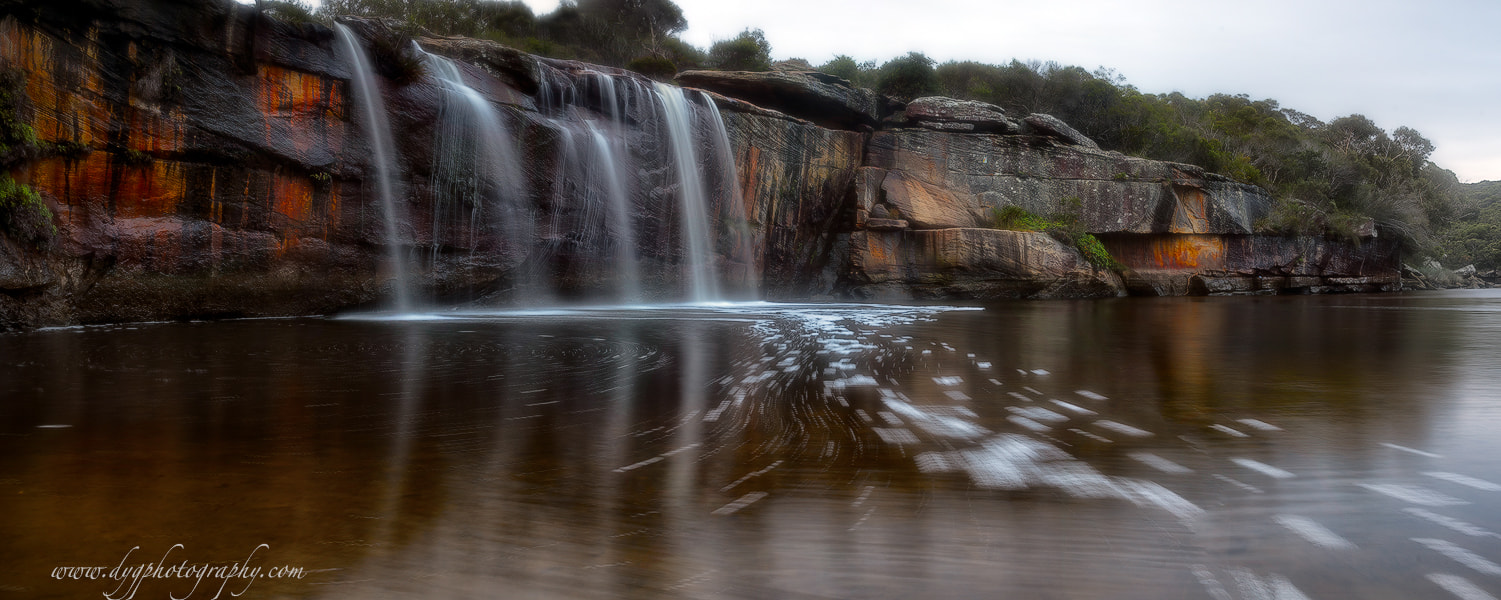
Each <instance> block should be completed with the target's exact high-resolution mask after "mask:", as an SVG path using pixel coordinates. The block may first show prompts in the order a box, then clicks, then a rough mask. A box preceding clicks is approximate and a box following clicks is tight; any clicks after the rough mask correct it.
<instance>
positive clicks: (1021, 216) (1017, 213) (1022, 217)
mask: <svg viewBox="0 0 1501 600" xmlns="http://www.w3.org/2000/svg"><path fill="white" fill-rule="evenodd" d="M990 226H991V228H993V229H1005V230H1008V231H1045V230H1047V228H1048V222H1047V221H1045V220H1043V219H1042V218H1041V217H1038V216H1037V215H1034V214H1032V213H1031V212H1030V211H1028V210H1027V209H1025V208H1022V207H1020V206H1017V205H1015V204H1007V205H1005V206H1002V207H999V208H992V209H990Z"/></svg>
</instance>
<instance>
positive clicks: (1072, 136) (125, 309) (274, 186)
mask: <svg viewBox="0 0 1501 600" xmlns="http://www.w3.org/2000/svg"><path fill="white" fill-rule="evenodd" d="M0 10H3V19H0V68H4V69H7V70H12V71H19V72H20V73H21V74H22V75H23V77H22V78H20V79H21V80H22V81H23V82H24V83H23V84H21V86H20V87H21V88H22V89H18V90H14V91H15V92H16V93H17V94H19V95H20V96H24V99H25V102H24V103H23V108H22V110H20V111H19V114H17V115H15V117H14V118H16V119H17V120H20V121H24V122H25V123H26V124H28V125H30V127H31V128H32V130H33V131H34V132H35V135H36V138H37V143H36V144H34V145H33V146H34V148H33V149H32V150H31V151H28V152H26V153H23V155H22V158H21V159H17V160H13V161H12V162H11V163H10V164H8V165H7V169H8V171H9V174H10V176H11V177H12V178H14V179H15V180H16V181H17V182H19V183H23V184H26V185H29V186H30V187H31V188H32V189H34V190H35V191H36V192H37V193H38V195H39V196H40V197H41V199H42V201H43V202H44V203H45V204H46V205H47V207H48V208H49V209H50V210H51V213H52V221H53V224H54V225H55V226H56V228H57V233H56V235H55V236H53V237H52V239H51V240H50V241H49V242H46V243H36V242H35V241H34V240H32V241H25V240H20V239H13V236H11V235H10V234H8V233H6V234H5V235H4V236H3V237H0V328H5V329H11V328H18V327H35V326H41V325H56V324H69V323H95V322H111V321H130V320H152V319H181V318H201V317H216V316H265V315H297V314H318V313H328V312H332V311H337V310H341V309H347V308H352V307H374V306H380V305H381V304H382V303H383V302H387V301H389V298H390V297H391V295H392V293H393V289H394V288H395V287H396V285H395V282H393V281H392V279H393V277H394V276H395V275H394V274H393V273H395V272H406V273H409V278H410V280H411V281H410V282H408V283H409V286H410V288H411V289H412V290H413V292H414V295H415V296H416V297H417V298H418V299H419V302H425V303H427V304H428V305H450V304H453V303H459V302H478V303H485V304H493V305H506V304H545V303H555V302H569V301H611V300H630V301H679V300H684V299H686V298H687V297H688V296H686V294H687V293H688V292H687V290H688V288H689V286H690V284H689V283H688V282H686V281H685V279H688V278H689V277H688V275H687V274H686V273H687V272H688V264H689V263H690V262H695V264H702V263H704V261H705V260H707V262H708V270H710V271H712V272H713V273H714V275H715V277H716V278H717V281H715V282H714V284H715V285H714V286H713V289H715V290H723V297H724V298H725V299H749V298H766V299H772V300H793V299H883V300H907V299H933V298H954V299H997V298H1079V297H1109V296H1117V295H1124V294H1126V293H1127V292H1128V291H1129V292H1130V293H1137V294H1154V295H1178V294H1222V293H1276V292H1288V291H1294V292H1337V291H1380V290H1394V289H1398V288H1399V287H1400V279H1399V263H1398V252H1397V251H1398V249H1397V247H1396V245H1395V243H1394V242H1392V241H1389V240H1386V239H1376V238H1375V237H1374V236H1373V237H1370V238H1364V239H1360V240H1355V241H1341V240H1333V239H1325V238H1289V237H1271V236H1263V235H1257V234H1256V233H1255V224H1256V222H1257V220H1258V219H1261V218H1262V217H1264V216H1265V215H1266V213H1267V211H1268V210H1269V208H1270V205H1271V200H1270V198H1269V197H1268V195H1267V193H1266V191H1265V190H1262V189H1260V188H1257V187H1254V186H1248V185H1243V184H1239V183H1235V182H1233V181H1230V180H1228V179H1226V178H1223V177H1220V176H1218V175H1214V174H1211V173H1206V172H1204V171H1203V170H1202V169H1199V168H1197V167H1193V166H1190V165H1183V164H1174V163H1165V162H1158V161H1151V160H1144V159H1139V158H1131V157H1127V156H1123V155H1121V154H1119V153H1114V152H1106V151H1103V150H1100V149H1098V147H1097V146H1096V145H1095V144H1094V142H1092V141H1091V140H1089V139H1088V138H1087V137H1085V136H1083V135H1081V134H1080V133H1079V132H1077V131H1075V130H1073V129H1072V128H1070V127H1069V126H1068V125H1067V124H1065V123H1063V122H1061V121H1059V120H1058V119H1056V118H1053V117H1051V116H1048V115H1026V116H1016V115H1006V114H1005V113H1004V111H1002V110H1001V109H1000V108H998V107H995V106H992V105H987V104H982V103H976V102H966V101H958V100H952V99H948V98H920V99H918V100H915V101H913V102H912V103H910V104H909V105H906V106H903V105H901V104H899V103H896V102H894V101H892V100H890V99H888V98H885V97H883V96H880V95H878V94H875V93H874V92H871V91H870V90H865V89H857V88H854V87H851V86H850V85H849V84H848V82H845V81H843V80H841V79H838V78H836V77H832V76H829V75H825V74H822V73H815V72H808V71H795V70H791V71H788V70H784V71H778V72H771V73H732V72H707V71H695V72H686V73H683V74H681V75H680V76H679V77H678V83H679V84H681V85H683V86H685V87H686V88H689V89H686V92H687V93H685V94H677V93H676V92H674V91H671V90H672V88H666V87H662V86H661V85H660V84H654V83H653V82H651V81H649V80H648V79H646V78H645V77H642V76H640V75H637V74H634V73H630V72H626V71H621V70H619V69H614V68H609V67H600V66H596V65H588V64H582V63H576V62H569V61H559V60H552V59H545V58H539V57H535V56H531V55H527V54H525V53H522V52H518V51H516V50H513V49H510V48H506V47H503V46H500V45H497V44H494V43H490V42H484V41H476V40H466V39H451V38H441V39H437V38H418V39H417V40H416V42H417V44H416V46H413V45H411V44H408V43H407V42H406V40H405V39H400V40H397V41H395V42H393V41H392V40H394V39H397V37H398V36H396V35H395V33H394V32H393V31H391V30H390V29H388V28H387V26H386V25H383V24H381V23H377V22H365V21H357V20H351V21H348V22H347V23H346V24H347V25H348V26H349V27H350V29H351V30H352V31H353V32H354V33H355V34H356V36H357V37H358V38H359V39H360V40H361V41H362V42H363V43H364V44H365V48H366V51H367V52H368V53H369V54H370V56H371V57H373V60H374V63H375V64H376V67H377V68H376V69H375V71H377V72H378V73H379V74H380V76H378V77H376V78H375V79H376V83H377V87H378V88H379V90H380V94H381V96H382V97H383V101H384V106H385V109H386V111H387V112H388V113H389V114H388V115H387V116H388V120H389V121H390V127H391V130H392V136H391V139H393V140H395V145H396V148H395V149H394V154H395V158H394V162H395V163H396V164H397V166H398V170H399V171H400V177H399V178H397V179H399V181H397V182H396V184H395V186H394V187H395V192H394V193H395V195H396V202H395V205H396V208H394V209H389V210H388V209H385V208H383V205H382V202H381V201H380V200H379V199H378V198H377V197H376V196H377V193H376V191H375V189H374V188H375V185H374V184H373V183H372V180H373V179H374V175H373V172H374V166H373V165H372V164H371V163H372V162H373V159H372V156H373V148H372V145H371V144H372V143H371V142H370V141H369V140H371V139H372V136H371V135H369V133H368V132H369V129H370V128H371V127H372V125H371V124H368V123H365V122H364V117H363V116H362V114H361V111H360V109H359V108H358V106H360V105H359V104H358V102H359V99H357V98H354V97H352V95H356V94H358V92H356V91H352V90H354V86H352V85H351V83H350V82H351V79H352V78H353V77H354V73H353V72H352V69H353V68H354V67H353V66H351V64H350V61H349V60H348V59H347V58H346V57H345V56H343V55H342V54H341V50H340V45H339V41H338V39H337V38H336V36H335V34H334V32H333V31H332V30H330V29H328V28H326V27H324V26H322V25H317V24H289V23H283V22H280V21H277V20H275V19H273V18H271V17H269V16H267V15H264V14H262V13H258V12H257V10H256V8H255V7H254V6H249V5H241V4H237V3H233V2H229V1H228V0H225V1H222V2H194V3H182V4H179V3H169V2H132V1H126V0H94V1H91V2H73V1H68V0H63V1H59V2H50V3H35V2H21V3H18V2H6V3H4V4H3V6H0ZM85 15H86V16H85ZM419 48H420V49H419ZM429 53H430V54H429ZM443 57H446V58H443ZM423 60H426V61H428V63H427V64H428V65H429V66H428V67H427V68H425V69H414V68H411V66H410V64H409V63H411V62H416V63H418V64H421V61H423ZM403 65H406V66H405V67H404V66H403ZM450 65H451V66H450ZM439 67H441V68H442V69H443V70H444V72H445V73H448V74H447V75H445V77H439V76H438V73H437V71H435V69H436V68H439ZM450 71H451V72H450ZM455 82H457V83H455ZM463 111H477V112H472V113H464V112H463ZM465 114H469V115H470V116H469V117H464V116H463V115H465ZM464 118H468V119H469V120H468V121H465V120H463V119H464ZM480 125H483V128H481V127H480ZM496 132H499V133H496ZM716 132H718V133H717V134H716ZM716 135H717V137H716ZM484 136H489V138H488V139H482V138H484ZM726 136H727V139H728V145H727V146H726V145H724V144H723V143H716V142H715V140H716V139H718V140H723V139H726ZM678 153H692V154H691V156H693V157H694V160H695V161H696V164H698V165H700V166H701V169H702V170H701V172H698V173H695V174H692V175H693V176H692V177H689V176H687V175H685V174H684V173H682V172H681V171H682V167H681V166H680V165H682V164H684V163H683V162H674V159H675V157H678V156H679V154H678ZM12 156H14V153H13V154H12ZM683 156H685V157H686V156H690V154H684V155H683ZM721 159H722V160H721ZM690 188H692V189H690ZM700 188H701V193H700V191H699V190H700ZM688 198H694V199H695V203H696V204H694V205H693V207H692V208H691V210H690V209H689V208H684V206H685V204H686V202H687V200H686V199H688ZM697 204H702V207H697ZM1006 206H1017V207H1021V208H1023V209H1026V210H1027V211H1029V212H1031V213H1033V214H1036V215H1043V216H1048V215H1054V214H1060V213H1065V212H1067V211H1074V212H1075V213H1076V214H1077V217H1078V219H1079V222H1080V223H1081V224H1082V227H1083V229H1084V230H1085V231H1087V232H1090V233H1093V234H1094V235H1095V236H1096V237H1098V239H1099V240H1100V241H1101V242H1102V243H1103V245H1104V246H1105V248H1107V249H1108V250H1109V251H1110V252H1111V254H1112V255H1114V257H1115V259H1116V260H1118V261H1119V262H1120V263H1121V264H1122V265H1124V267H1125V268H1124V269H1122V270H1120V271H1118V272H1117V271H1112V270H1107V269H1104V268H1100V267H1097V266H1094V265H1092V264H1091V263H1090V262H1088V261H1086V260H1085V259H1084V257H1083V256H1082V255H1081V254H1080V252H1079V251H1078V250H1076V249H1075V247H1074V246H1073V244H1071V243H1061V242H1059V241H1058V240H1057V239H1055V238H1054V237H1052V236H1050V235H1048V234H1046V233H1040V232H1030V231H1006V230H1001V229H997V228H994V227H993V226H992V223H994V222H996V221H995V215H996V214H998V211H999V210H1000V209H1002V208H1004V207H1006ZM695 211H697V212H695ZM388 213H392V214H388ZM386 219H395V223H396V225H395V227H394V228H388V226H387V225H386V224H385V221H386ZM698 223H702V225H699V224H698ZM393 229H394V231H395V232H396V233H395V234H394V236H393V235H392V234H391V233H390V232H391V231H392V230H393ZM698 231H705V232H706V233H702V234H696V235H699V237H701V238H703V237H706V238H707V241H706V242H704V245H707V246H709V247H710V254H711V256H709V257H708V258H707V259H703V258H700V257H699V256H698V255H695V254H693V252H695V251H694V250H693V248H692V247H691V246H692V244H689V243H687V241H686V240H687V238H688V236H690V235H695V233H694V232H698ZM393 245H394V246H396V247H397V251H396V252H390V251H389V249H390V248H391V247H392V246H393ZM393 255H395V256H400V257H402V258H401V260H400V262H401V263H403V268H402V269H393V264H391V263H392V260H393V259H391V258H389V257H390V256H393ZM690 255H692V256H690ZM700 270H702V269H700ZM694 285H695V286H697V287H695V289H698V288H700V287H703V286H700V285H699V284H694Z"/></svg>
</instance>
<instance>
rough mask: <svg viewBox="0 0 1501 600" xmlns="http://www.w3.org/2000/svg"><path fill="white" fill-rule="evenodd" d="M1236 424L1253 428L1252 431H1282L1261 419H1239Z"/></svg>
mask: <svg viewBox="0 0 1501 600" xmlns="http://www.w3.org/2000/svg"><path fill="white" fill-rule="evenodd" d="M1236 422H1238V423H1241V424H1243V425H1246V426H1248V427H1251V428H1252V429H1259V430H1261V431H1282V428H1281V427H1278V426H1276V425H1273V424H1271V423H1268V422H1266V421H1262V420H1260V419H1239V420H1237V421H1236Z"/></svg>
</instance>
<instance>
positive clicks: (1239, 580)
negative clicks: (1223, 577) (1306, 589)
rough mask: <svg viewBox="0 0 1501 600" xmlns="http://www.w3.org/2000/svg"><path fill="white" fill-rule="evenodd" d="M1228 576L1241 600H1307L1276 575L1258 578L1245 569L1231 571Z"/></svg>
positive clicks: (1291, 585)
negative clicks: (1238, 592)
mask: <svg viewBox="0 0 1501 600" xmlns="http://www.w3.org/2000/svg"><path fill="white" fill-rule="evenodd" d="M1230 576H1231V577H1233V578H1234V579H1235V584H1236V587H1237V588H1239V591H1240V597H1241V598H1242V599H1243V600H1308V596H1306V595H1304V594H1303V592H1302V591H1300V590H1299V589H1298V588H1296V587H1294V586H1293V583H1292V582H1291V581H1288V579H1287V578H1286V577H1283V576H1281V575H1278V574H1276V573H1273V574H1271V575H1268V576H1266V577H1259V576H1257V575H1256V574H1255V573H1252V572H1250V571H1248V570H1246V569H1232V570H1230Z"/></svg>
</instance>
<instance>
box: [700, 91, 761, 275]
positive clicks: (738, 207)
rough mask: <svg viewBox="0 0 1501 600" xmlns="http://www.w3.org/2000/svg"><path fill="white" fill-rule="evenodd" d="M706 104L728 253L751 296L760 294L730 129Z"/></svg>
mask: <svg viewBox="0 0 1501 600" xmlns="http://www.w3.org/2000/svg"><path fill="white" fill-rule="evenodd" d="M705 104H707V105H708V106H709V116H710V119H709V121H710V123H712V124H713V130H712V131H711V133H713V134H714V137H713V140H712V141H713V142H714V158H715V160H717V161H719V165H718V167H719V176H720V178H721V183H720V188H721V189H722V190H724V194H725V200H724V202H725V204H726V205H727V206H728V208H727V209H726V210H725V211H724V212H725V221H726V222H728V224H729V228H730V231H729V238H730V241H731V245H732V250H731V251H732V252H733V254H732V255H731V256H733V258H734V259H735V260H736V261H738V262H739V263H740V264H741V265H742V268H744V269H745V271H746V272H745V273H742V274H741V276H740V278H739V279H740V280H741V281H742V282H744V284H745V285H747V286H748V287H749V288H750V289H749V290H748V291H749V293H750V296H751V297H760V293H759V290H758V289H757V287H758V286H757V285H756V283H757V281H756V277H755V276H754V273H756V264H755V247H754V246H755V245H754V244H753V243H752V242H751V232H750V221H749V220H748V219H747V218H746V214H745V195H744V193H742V192H741V190H740V177H739V169H737V168H735V156H734V151H733V150H731V149H730V133H729V131H727V130H726V129H725V127H724V116H723V115H721V114H719V106H718V105H716V104H715V103H714V101H713V100H712V99H708V101H707V102H705Z"/></svg>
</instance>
